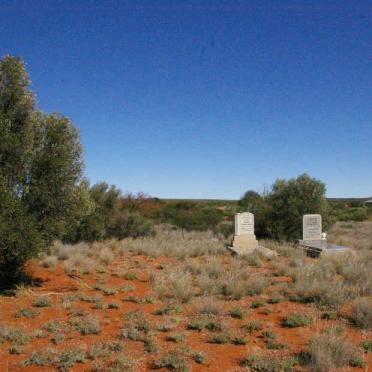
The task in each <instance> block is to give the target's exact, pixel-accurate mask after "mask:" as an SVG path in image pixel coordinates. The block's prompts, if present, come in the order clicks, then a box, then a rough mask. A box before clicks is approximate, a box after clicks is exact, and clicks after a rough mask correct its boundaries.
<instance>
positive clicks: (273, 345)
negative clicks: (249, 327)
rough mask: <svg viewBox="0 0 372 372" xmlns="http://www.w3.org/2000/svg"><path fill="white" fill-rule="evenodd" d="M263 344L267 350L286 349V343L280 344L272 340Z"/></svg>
mask: <svg viewBox="0 0 372 372" xmlns="http://www.w3.org/2000/svg"><path fill="white" fill-rule="evenodd" d="M265 346H266V349H269V350H281V349H288V345H287V344H282V343H280V342H273V341H269V342H267V343H266V345H265Z"/></svg>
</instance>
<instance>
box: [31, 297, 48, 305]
mask: <svg viewBox="0 0 372 372" xmlns="http://www.w3.org/2000/svg"><path fill="white" fill-rule="evenodd" d="M32 304H33V306H35V307H49V306H51V304H52V301H51V300H50V298H49V297H47V296H40V297H36V298H35V299H34V301H33V303H32Z"/></svg>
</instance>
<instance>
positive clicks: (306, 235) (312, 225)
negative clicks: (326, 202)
mask: <svg viewBox="0 0 372 372" xmlns="http://www.w3.org/2000/svg"><path fill="white" fill-rule="evenodd" d="M302 228H303V230H302V235H303V237H302V239H303V240H305V241H306V240H321V239H322V216H321V215H320V214H305V215H304V216H303V225H302Z"/></svg>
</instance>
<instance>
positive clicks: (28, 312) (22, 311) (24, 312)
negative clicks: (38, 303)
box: [15, 307, 36, 318]
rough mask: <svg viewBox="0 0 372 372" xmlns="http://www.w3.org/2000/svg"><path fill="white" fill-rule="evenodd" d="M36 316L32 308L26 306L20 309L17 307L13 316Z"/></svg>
mask: <svg viewBox="0 0 372 372" xmlns="http://www.w3.org/2000/svg"><path fill="white" fill-rule="evenodd" d="M35 316H36V313H35V311H34V310H32V309H30V308H28V307H23V308H22V309H19V310H18V311H17V312H16V314H15V317H16V318H23V317H24V318H34V317H35Z"/></svg>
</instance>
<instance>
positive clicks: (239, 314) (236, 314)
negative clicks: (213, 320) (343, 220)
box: [229, 307, 246, 319]
mask: <svg viewBox="0 0 372 372" xmlns="http://www.w3.org/2000/svg"><path fill="white" fill-rule="evenodd" d="M229 314H230V315H231V317H233V318H238V319H244V317H245V314H246V312H245V311H244V309H242V308H241V307H234V308H232V309H231V310H230V311H229Z"/></svg>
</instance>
